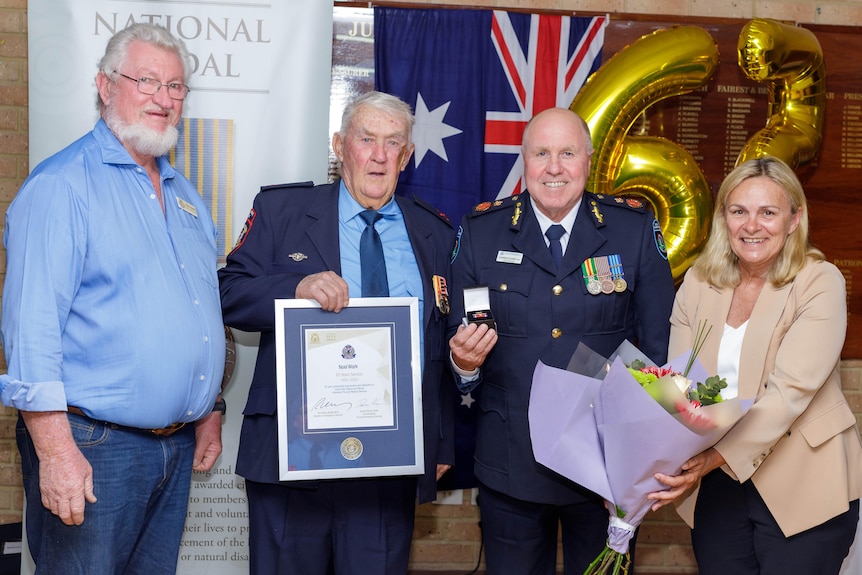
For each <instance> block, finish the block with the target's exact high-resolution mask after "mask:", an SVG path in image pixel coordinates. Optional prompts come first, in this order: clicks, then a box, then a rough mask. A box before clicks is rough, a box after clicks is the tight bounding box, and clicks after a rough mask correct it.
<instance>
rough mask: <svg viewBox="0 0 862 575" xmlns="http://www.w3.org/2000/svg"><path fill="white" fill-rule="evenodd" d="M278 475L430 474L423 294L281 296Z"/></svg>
mask: <svg viewBox="0 0 862 575" xmlns="http://www.w3.org/2000/svg"><path fill="white" fill-rule="evenodd" d="M275 341H276V378H277V379H276V383H277V397H278V448H279V460H278V463H279V478H280V479H281V480H282V481H299V480H306V479H340V478H349V477H382V476H387V475H420V474H422V473H423V472H424V452H423V449H424V446H423V439H422V374H421V367H420V353H421V351H420V346H419V300H418V299H417V298H412V297H405V298H351V299H350V305H349V306H348V307H346V308H344V309H342V310H341V311H340V312H338V313H333V312H328V311H324V310H322V309H321V308H320V305H319V304H318V303H317V302H316V301H313V300H302V299H283V300H275Z"/></svg>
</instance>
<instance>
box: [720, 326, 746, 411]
mask: <svg viewBox="0 0 862 575" xmlns="http://www.w3.org/2000/svg"><path fill="white" fill-rule="evenodd" d="M746 327H748V320H746V321H745V323H743V324H742V325H741V326H739V327H731V326H729V325H727V324H724V333H722V334H721V344H720V345H719V346H718V374H717V375H719V376H720V377H723V378H724V379H725V381H727V387H725V388H724V389H722V390H721V397H722V399H732V398H734V397H736V396H737V395H739V356H740V354H741V353H742V340H743V338H745V328H746Z"/></svg>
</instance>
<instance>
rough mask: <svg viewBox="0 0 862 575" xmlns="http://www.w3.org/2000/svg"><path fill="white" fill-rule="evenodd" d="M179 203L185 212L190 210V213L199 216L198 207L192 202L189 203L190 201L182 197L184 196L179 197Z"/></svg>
mask: <svg viewBox="0 0 862 575" xmlns="http://www.w3.org/2000/svg"><path fill="white" fill-rule="evenodd" d="M177 205H178V206H179V207H180V209H181V210H182V211H184V212H188V213H190V214H191V215H193V216H194V217H198V210H197V208H195V207H194V206H193V205H192V204H190V203H188V202H187V201H185V200H184V199H182V198H177Z"/></svg>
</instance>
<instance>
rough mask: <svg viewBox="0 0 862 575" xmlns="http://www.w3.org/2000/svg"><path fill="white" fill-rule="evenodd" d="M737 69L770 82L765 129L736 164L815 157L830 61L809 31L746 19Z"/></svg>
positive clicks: (794, 163) (790, 162) (795, 161)
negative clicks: (761, 160) (761, 158)
mask: <svg viewBox="0 0 862 575" xmlns="http://www.w3.org/2000/svg"><path fill="white" fill-rule="evenodd" d="M737 54H738V61H739V67H740V68H742V71H743V72H744V73H745V75H746V76H748V77H749V78H751V79H752V80H756V81H758V82H766V83H768V84H769V90H768V92H769V107H768V113H769V119H768V121H767V124H766V127H765V128H763V129H762V130H760V131H759V132H757V133H756V134H755V135H754V136H752V137H751V138H750V139H749V140H748V142H746V144H745V146H744V147H743V149H742V151H741V152H740V154H739V157H738V158H737V160H736V163H737V165H738V164H741V163H742V162H744V161H746V160H749V159H753V158H759V157H761V156H766V155H769V156H775V157H777V158H780V159H782V160H784V161H785V162H787V164H788V165H790V166H791V167H793V168H796V167H797V166H799V164H801V163H804V162H807V161H809V160H811V159H812V158H813V157H814V155H815V154H816V153H817V150H819V149H820V144H821V142H822V141H823V126H824V123H825V116H826V113H825V112H826V64H825V63H824V60H823V50H822V49H821V48H820V43H819V42H818V41H817V38H816V37H815V36H814V34H813V33H812V32H811V31H810V30H806V29H804V28H797V27H795V26H788V25H787V24H782V23H781V22H777V21H775V20H767V19H756V20H752V21H750V22H748V23H747V24H746V25H745V27H743V29H742V31H741V32H740V33H739V41H738V42H737Z"/></svg>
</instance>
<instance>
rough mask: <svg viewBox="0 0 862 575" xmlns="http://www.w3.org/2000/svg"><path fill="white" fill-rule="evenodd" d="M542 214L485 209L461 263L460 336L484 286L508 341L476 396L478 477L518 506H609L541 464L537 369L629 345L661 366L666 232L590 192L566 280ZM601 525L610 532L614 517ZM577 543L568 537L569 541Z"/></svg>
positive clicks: (459, 256) (667, 283) (644, 215)
mask: <svg viewBox="0 0 862 575" xmlns="http://www.w3.org/2000/svg"><path fill="white" fill-rule="evenodd" d="M534 209H535V207H534V205H533V203H532V202H531V198H530V195H529V193H526V192H525V193H522V194H520V195H516V196H511V197H509V198H506V199H501V200H497V201H494V202H484V203H481V204H479V205H477V206H476V207H475V208H474V209H473V210H472V212H471V213H469V214H467V215H466V216H465V217H464V219H463V223H462V227H461V230H459V234H458V239H457V241H456V247H455V250H454V252H453V264H452V276H453V289H452V290H451V294H452V302H453V305H452V316H451V318H452V319H451V320H450V334H451V333H454V331H455V329H456V328H457V322H458V321H459V320H460V318H461V317H462V316H463V315H464V310H463V302H462V301H461V299H462V298H461V291H462V289H463V288H464V287H469V286H477V285H479V286H482V285H484V286H487V287H488V289H489V295H490V311H491V314H492V315H493V317H494V320H495V321H496V326H497V334H498V337H499V339H498V341H497V344H496V346H495V347H494V348H493V350H492V351H491V352H490V354H489V355H488V356H487V358H486V359H485V362H484V364H483V365H482V367H481V372H480V379H479V380H478V381H475V382H472V384H469V385H472V386H475V385H478V384H479V383H481V386H482V393H481V398H480V400H479V409H480V415H479V419H478V431H477V438H476V453H475V473H476V477H477V478H478V480H479V481H480V482H481V483H482V484H483V486H485V487H487V488H490V489H492V490H494V491H495V492H498V493H501V494H504V495H505V496H508V497H511V498H514V499H516V500H520V501H525V502H534V503H539V504H548V505H552V506H575V507H576V506H578V505H580V504H583V503H587V502H594V503H595V504H596V505H598V506H601V505H602V501H601V498H599V496H598V495H596V494H594V493H592V492H590V491H588V490H586V489H584V488H582V487H580V486H578V485H576V484H574V483H572V482H571V481H569V480H567V479H565V478H564V477H562V476H560V475H558V474H556V473H554V472H552V471H550V470H548V469H547V468H545V467H543V466H542V465H540V464H538V463H536V461H535V459H534V457H533V452H532V447H531V442H530V430H529V424H528V418H527V414H528V405H529V400H530V389H531V386H532V377H533V371H534V369H535V367H536V362H537V361H542V362H544V363H545V364H547V365H550V366H554V367H558V368H566V366H567V365H568V363H569V360H570V359H571V358H572V354H573V353H574V352H575V349H576V348H577V346H578V344H579V343H584V344H585V345H587V346H589V347H590V348H591V349H593V350H595V351H596V352H598V353H600V354H602V355H604V356H609V355H610V354H611V353H612V352H613V351H614V350H615V349H616V348H617V346H618V345H619V344H620V343H622V342H623V340H626V339H628V340H630V341H632V342H633V343H635V344H637V345H638V346H639V348H640V349H641V351H643V352H644V353H645V354H646V355H647V356H648V357H649V358H650V359H652V360H653V361H655V362H657V363H658V364H661V363H663V362H664V361H665V359H666V354H667V342H668V335H669V329H670V326H669V322H668V318H669V316H670V311H671V307H672V305H673V297H674V289H673V278H672V276H671V273H670V268H669V265H668V262H667V252H666V249H665V244H664V239H663V237H662V234H661V230H660V228H659V226H658V223H657V222H656V220H655V219H654V217H653V215H652V213H651V212H649V211H647V210H646V209H645V207H644V205H643V202H641V201H639V200H636V199H631V198H623V197H617V196H604V195H598V194H592V193H589V192H585V193H584V194H583V197H582V199H581V203H580V207H579V208H578V210H579V211H578V213H577V217H576V219H575V223H574V226H573V229H572V231H571V235H570V237H569V241H568V246H567V248H566V250H565V253H564V256H563V259H562V263H561V264H560V266H559V268H557V267H556V266H555V264H554V262H553V260H552V257H551V254H550V252H549V249H548V245H547V244H546V243H545V241H544V237H543V234H542V231H541V229H540V226H539V223H538V221H537V219H536V216H535V214H534ZM480 497H481V491H480ZM573 508H574V507H573ZM598 521H604V523H605V525H606V524H607V515H606V514H604V517H602V516H601V514H599V517H598ZM550 528H551V527H549V529H550ZM553 530H554V531H553V532H554V533H556V521H554V525H553ZM588 531H589V530H588V529H586V530H584V532H585V533H586V532H588ZM593 532H595V530H593ZM601 532H602V530H601V529H599V533H601ZM578 535H579V534H578V533H566V528H565V527H564V531H563V538H564V540H565V538H566V537H577V536H578ZM523 537H524V541H526V540H527V539H528V537H529V536H528V535H526V534H525V535H523ZM599 543H600V545H601V544H603V542H599ZM564 545H566V544H565V543H564ZM599 549H601V547H599ZM489 556H490V554H489Z"/></svg>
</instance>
